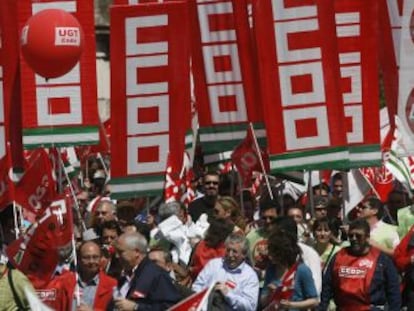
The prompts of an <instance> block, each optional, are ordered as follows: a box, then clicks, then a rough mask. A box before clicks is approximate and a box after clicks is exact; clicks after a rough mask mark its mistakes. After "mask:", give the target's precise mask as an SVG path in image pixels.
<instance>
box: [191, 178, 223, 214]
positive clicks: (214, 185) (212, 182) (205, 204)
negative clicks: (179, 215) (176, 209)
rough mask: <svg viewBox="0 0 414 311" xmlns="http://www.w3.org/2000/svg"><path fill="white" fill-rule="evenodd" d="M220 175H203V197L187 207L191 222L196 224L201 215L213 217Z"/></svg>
mask: <svg viewBox="0 0 414 311" xmlns="http://www.w3.org/2000/svg"><path fill="white" fill-rule="evenodd" d="M219 182H220V175H219V174H218V173H216V172H209V173H207V174H206V175H204V178H203V184H204V196H203V197H201V198H199V199H196V200H194V201H193V202H191V203H190V205H189V206H188V213H189V214H190V216H191V219H192V220H193V222H196V221H197V220H198V218H199V217H200V216H201V214H207V216H208V217H209V218H211V217H213V211H214V205H215V204H216V200H217V197H218V192H219V191H218V190H219Z"/></svg>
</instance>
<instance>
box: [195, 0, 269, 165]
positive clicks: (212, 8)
mask: <svg viewBox="0 0 414 311" xmlns="http://www.w3.org/2000/svg"><path fill="white" fill-rule="evenodd" d="M190 4H191V6H192V7H191V14H192V15H191V17H192V19H193V20H192V22H193V26H192V48H193V49H192V51H193V54H192V69H193V74H194V89H195V96H196V108H197V112H198V121H199V124H200V129H199V137H200V142H201V144H202V148H203V152H204V154H206V156H205V157H204V161H205V162H206V163H211V162H218V161H223V160H229V159H230V157H231V153H232V150H233V149H234V148H235V147H236V146H237V144H238V143H240V141H242V140H243V139H244V136H245V133H246V129H247V126H248V122H252V123H254V126H255V128H256V135H257V137H258V139H259V141H263V140H264V138H265V130H264V127H263V113H262V109H261V107H262V105H260V104H259V103H260V99H259V95H258V79H257V76H256V72H255V69H254V66H253V47H252V42H251V36H250V28H249V23H248V15H247V3H246V1H245V0H215V1H202V0H191V1H190Z"/></svg>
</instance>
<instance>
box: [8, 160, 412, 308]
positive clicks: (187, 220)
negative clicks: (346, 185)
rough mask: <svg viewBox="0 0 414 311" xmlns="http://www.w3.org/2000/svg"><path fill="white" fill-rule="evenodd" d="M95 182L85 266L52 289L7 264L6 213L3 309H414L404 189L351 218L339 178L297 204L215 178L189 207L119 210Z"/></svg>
mask: <svg viewBox="0 0 414 311" xmlns="http://www.w3.org/2000/svg"><path fill="white" fill-rule="evenodd" d="M90 174H93V175H91V176H90V178H89V181H86V182H85V188H84V189H83V191H82V192H80V193H79V194H78V196H77V198H78V203H79V210H78V211H76V213H74V214H75V215H76V216H77V217H75V219H74V222H75V225H76V226H75V237H76V239H75V243H74V245H75V246H74V248H75V252H74V253H75V254H76V258H74V256H73V255H70V254H65V255H61V260H60V262H59V265H58V266H57V267H56V270H55V273H54V276H53V278H52V280H51V281H50V282H49V284H48V285H47V286H46V287H45V288H43V289H39V288H36V289H34V288H33V286H32V284H31V283H30V281H29V278H28V277H27V276H25V275H24V273H22V272H20V271H19V270H17V269H15V268H14V267H13V266H11V265H10V264H9V263H8V262H7V256H6V255H5V254H6V252H5V251H4V250H5V249H6V248H7V245H8V243H10V242H11V241H12V240H13V239H14V238H15V236H14V235H13V234H9V230H8V228H13V217H12V214H10V212H7V211H5V212H2V213H1V215H0V216H1V217H0V220H1V226H2V234H1V235H0V236H1V243H2V249H3V251H2V253H1V254H2V255H1V258H0V310H30V309H31V307H30V302H29V300H28V298H27V295H28V292H32V293H35V292H36V291H37V294H38V295H39V296H40V297H41V300H42V301H43V303H44V304H46V305H48V306H49V307H50V308H51V309H54V310H79V311H84V310H125V311H126V310H131V311H132V310H154V311H157V310H167V309H168V308H171V307H173V306H174V305H176V304H179V303H180V302H183V301H186V299H191V297H193V295H194V294H195V293H200V292H203V291H206V293H208V298H206V299H205V300H203V301H204V302H205V307H204V309H203V310H248V311H255V310H321V311H322V310H343V311H348V310H352V311H359V310H361V311H362V310H391V311H393V310H404V309H405V310H414V269H413V268H414V226H413V225H414V208H413V205H412V203H411V201H410V195H409V194H408V193H407V192H406V191H403V190H402V188H401V187H398V185H396V187H395V189H394V190H392V191H391V192H390V193H389V195H388V199H387V200H386V202H382V201H381V200H380V199H378V198H377V197H374V196H367V197H366V198H365V199H364V200H363V201H362V202H361V203H360V204H359V205H358V206H357V207H355V208H354V209H353V210H352V212H351V213H349V214H348V215H344V214H343V200H342V196H343V183H342V179H341V174H340V173H338V174H336V175H334V176H333V177H332V178H331V180H330V182H329V184H328V183H321V184H319V185H315V186H314V187H313V188H310V191H309V192H310V193H309V192H308V193H307V194H306V195H305V196H306V197H305V198H304V197H300V198H294V197H292V195H290V194H288V193H284V192H283V191H275V192H274V193H273V192H272V193H269V191H268V190H267V189H268V187H266V186H265V185H262V187H260V190H259V191H258V192H257V194H256V195H252V194H251V193H250V192H248V191H242V192H241V191H239V190H238V189H237V187H236V185H237V182H232V181H229V179H228V176H224V175H220V174H219V173H217V172H215V171H214V172H205V173H204V174H202V175H200V177H197V178H194V181H193V186H194V190H195V193H196V198H195V200H193V201H192V202H191V203H190V204H189V205H188V206H186V205H184V204H183V203H181V202H177V201H173V202H168V203H166V202H163V201H162V200H158V201H157V200H153V201H152V202H151V204H149V200H148V199H142V200H141V199H134V200H120V201H118V202H114V201H113V200H111V199H110V198H109V196H107V195H108V191H109V189H108V188H107V187H106V185H105V183H104V182H102V175H103V174H102V172H100V169H99V167H98V168H96V169H95V171H93V170H91V172H90ZM94 176H95V177H96V178H94ZM226 177H227V178H226ZM351 191H352V189H351ZM85 229H86V230H85ZM72 254H73V253H72ZM40 292H43V296H42V295H40V294H39V293H40ZM45 293H49V294H45ZM50 293H52V294H50ZM176 310H183V309H178V307H177V309H176ZM190 310H196V307H193V308H190Z"/></svg>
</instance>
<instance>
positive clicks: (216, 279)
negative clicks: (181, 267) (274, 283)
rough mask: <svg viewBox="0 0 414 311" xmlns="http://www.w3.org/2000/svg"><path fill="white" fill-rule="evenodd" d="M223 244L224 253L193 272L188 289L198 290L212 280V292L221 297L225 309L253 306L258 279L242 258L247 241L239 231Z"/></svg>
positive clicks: (251, 307) (255, 299)
mask: <svg viewBox="0 0 414 311" xmlns="http://www.w3.org/2000/svg"><path fill="white" fill-rule="evenodd" d="M225 245H226V253H225V256H224V257H223V258H214V259H211V260H210V261H209V262H208V263H207V265H206V266H205V267H204V268H203V270H201V272H200V274H199V275H198V276H197V279H196V280H195V282H194V283H193V286H192V289H193V290H194V291H196V292H200V291H202V290H203V289H206V288H208V287H209V286H211V284H215V286H214V292H213V295H215V296H216V297H217V299H219V300H220V298H223V301H222V303H223V304H225V306H226V310H256V308H257V302H258V296H259V279H258V278H257V274H256V272H255V271H254V270H253V268H252V267H251V266H250V265H249V264H248V263H247V262H246V258H247V253H248V251H249V246H248V242H247V240H246V238H245V237H244V236H243V235H240V234H239V233H232V234H230V235H229V236H228V237H227V239H226V241H225ZM217 295H218V296H217Z"/></svg>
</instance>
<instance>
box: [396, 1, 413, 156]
mask: <svg viewBox="0 0 414 311" xmlns="http://www.w3.org/2000/svg"><path fill="white" fill-rule="evenodd" d="M413 19H414V2H413V1H404V10H403V17H402V27H401V37H400V39H401V42H400V69H399V85H398V118H399V120H400V121H401V128H400V129H399V130H400V131H401V132H403V133H406V134H407V135H406V137H404V141H405V147H406V150H407V154H403V155H402V156H408V155H414V80H413V75H414V58H413V55H414V32H413V31H412V27H413V25H412V23H413Z"/></svg>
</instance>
